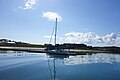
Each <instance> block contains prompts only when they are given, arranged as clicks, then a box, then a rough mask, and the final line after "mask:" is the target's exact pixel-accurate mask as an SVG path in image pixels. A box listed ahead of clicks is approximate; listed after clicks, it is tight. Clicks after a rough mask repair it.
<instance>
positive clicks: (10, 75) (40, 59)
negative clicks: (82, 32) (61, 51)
mask: <svg viewBox="0 0 120 80" xmlns="http://www.w3.org/2000/svg"><path fill="white" fill-rule="evenodd" d="M119 75H120V55H118V54H105V53H97V54H92V55H78V56H54V55H51V56H49V55H46V54H45V53H25V52H18V53H17V52H16V53H14V52H4V53H0V80H120V76H119Z"/></svg>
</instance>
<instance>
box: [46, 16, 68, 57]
mask: <svg viewBox="0 0 120 80" xmlns="http://www.w3.org/2000/svg"><path fill="white" fill-rule="evenodd" d="M54 29H55V30H54V32H55V35H54V36H55V43H54V44H55V46H56V34H57V18H56V26H55V28H54ZM47 53H48V54H54V55H68V53H67V52H66V51H64V50H63V49H60V48H57V49H56V48H55V49H54V50H49V49H48V50H47Z"/></svg>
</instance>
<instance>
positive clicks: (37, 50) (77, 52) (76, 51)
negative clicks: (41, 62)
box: [0, 46, 120, 55]
mask: <svg viewBox="0 0 120 80" xmlns="http://www.w3.org/2000/svg"><path fill="white" fill-rule="evenodd" d="M45 49H46V48H35V47H7V46H6V47H5V46H4V47H3V46H2V47H1V46H0V50H2V51H25V52H35V53H47V51H46V50H45ZM65 51H66V52H69V53H70V54H71V53H73V55H81V54H92V53H111V54H120V53H119V52H118V53H117V52H111V51H103V50H92V49H91V50H85V49H65Z"/></svg>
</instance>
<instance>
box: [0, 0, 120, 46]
mask: <svg viewBox="0 0 120 80" xmlns="http://www.w3.org/2000/svg"><path fill="white" fill-rule="evenodd" d="M119 3H120V0H0V12H1V13H0V38H7V39H12V40H18V41H24V42H30V43H39V44H44V43H49V36H50V35H51V32H52V29H53V27H54V25H55V23H54V18H55V17H59V18H61V20H60V21H59V22H58V34H57V35H58V40H57V42H58V43H64V42H70V43H85V44H88V45H103V46H105V45H115V46H119V45H120V5H119ZM47 13H48V14H47ZM45 14H46V15H45ZM51 15H52V16H51Z"/></svg>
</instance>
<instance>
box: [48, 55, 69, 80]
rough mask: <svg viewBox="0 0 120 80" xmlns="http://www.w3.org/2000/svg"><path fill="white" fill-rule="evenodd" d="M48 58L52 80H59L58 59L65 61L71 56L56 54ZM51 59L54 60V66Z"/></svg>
mask: <svg viewBox="0 0 120 80" xmlns="http://www.w3.org/2000/svg"><path fill="white" fill-rule="evenodd" d="M46 55H47V56H48V67H49V71H50V77H51V80H57V78H56V59H65V58H69V55H58V54H57V55H56V54H47V53H46ZM50 59H52V65H50Z"/></svg>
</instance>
